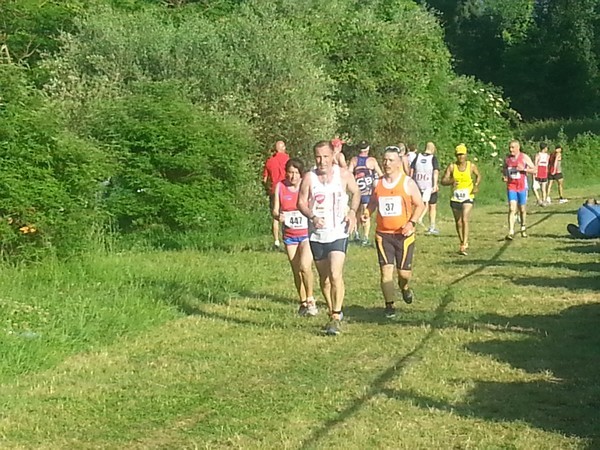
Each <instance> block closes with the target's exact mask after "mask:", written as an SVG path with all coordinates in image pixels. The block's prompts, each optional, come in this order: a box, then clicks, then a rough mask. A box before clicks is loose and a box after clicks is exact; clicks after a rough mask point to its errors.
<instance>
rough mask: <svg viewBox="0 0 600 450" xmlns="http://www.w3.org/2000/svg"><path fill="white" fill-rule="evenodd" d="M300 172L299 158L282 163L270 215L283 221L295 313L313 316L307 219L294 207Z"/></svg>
mask: <svg viewBox="0 0 600 450" xmlns="http://www.w3.org/2000/svg"><path fill="white" fill-rule="evenodd" d="M302 175H304V165H303V164H302V161H300V160H299V159H297V158H292V159H290V160H289V161H288V162H287V163H286V165H285V180H283V181H281V182H279V183H277V186H275V195H274V202H273V217H274V218H276V219H278V220H279V221H280V222H281V223H283V243H284V244H285V250H286V252H287V255H288V259H289V261H290V266H291V267H292V273H293V275H294V284H295V285H296V290H297V291H298V296H299V297H300V308H299V309H298V314H299V315H301V316H316V315H317V313H318V311H317V306H316V304H315V299H314V297H313V272H312V261H313V256H312V252H311V250H310V245H309V242H308V219H307V218H306V216H304V215H302V213H301V212H300V211H298V208H297V207H296V204H297V203H298V192H299V189H300V182H301V181H302Z"/></svg>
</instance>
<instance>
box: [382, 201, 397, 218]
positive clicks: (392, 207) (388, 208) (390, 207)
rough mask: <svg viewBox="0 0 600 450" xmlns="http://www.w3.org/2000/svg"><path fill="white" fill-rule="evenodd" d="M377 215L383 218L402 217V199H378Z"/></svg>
mask: <svg viewBox="0 0 600 450" xmlns="http://www.w3.org/2000/svg"><path fill="white" fill-rule="evenodd" d="M379 214H381V215H382V216H383V217H394V216H400V215H402V199H401V198H400V197H379Z"/></svg>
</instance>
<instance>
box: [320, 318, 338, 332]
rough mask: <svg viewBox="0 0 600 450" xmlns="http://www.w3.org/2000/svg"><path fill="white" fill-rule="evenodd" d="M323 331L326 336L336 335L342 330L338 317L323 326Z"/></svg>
mask: <svg viewBox="0 0 600 450" xmlns="http://www.w3.org/2000/svg"><path fill="white" fill-rule="evenodd" d="M323 332H324V333H325V334H326V335H327V336H337V335H338V334H340V333H341V332H342V330H341V321H340V320H338V319H331V320H330V321H329V323H328V324H327V325H326V326H325V329H324V330H323Z"/></svg>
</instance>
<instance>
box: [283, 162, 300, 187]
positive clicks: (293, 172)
mask: <svg viewBox="0 0 600 450" xmlns="http://www.w3.org/2000/svg"><path fill="white" fill-rule="evenodd" d="M285 178H286V179H287V180H288V181H289V182H290V183H291V184H293V185H294V186H296V185H298V184H300V180H301V177H300V171H299V170H298V169H297V168H296V167H294V166H290V168H289V169H288V170H287V171H286V172H285Z"/></svg>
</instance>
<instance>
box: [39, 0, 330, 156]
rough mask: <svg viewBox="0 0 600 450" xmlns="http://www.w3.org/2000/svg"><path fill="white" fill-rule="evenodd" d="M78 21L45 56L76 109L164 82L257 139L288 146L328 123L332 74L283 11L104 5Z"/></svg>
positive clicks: (53, 83)
mask: <svg viewBox="0 0 600 450" xmlns="http://www.w3.org/2000/svg"><path fill="white" fill-rule="evenodd" d="M77 24H78V28H79V31H78V34H76V35H65V36H64V38H63V52H62V55H61V56H60V58H57V59H55V60H49V61H47V62H46V68H47V70H49V71H50V72H51V73H52V74H53V76H52V77H51V79H50V81H49V83H48V85H47V91H48V92H50V93H51V94H52V95H53V96H55V97H57V98H60V99H61V101H63V102H65V104H66V106H67V107H68V108H71V109H72V110H74V111H77V107H78V106H79V105H81V104H83V103H86V102H88V101H90V100H93V99H95V98H99V97H100V96H103V97H104V98H106V97H108V98H113V97H116V96H119V95H121V94H120V93H121V92H123V91H127V90H129V89H130V86H131V85H132V84H134V83H136V82H145V81H155V82H164V81H169V82H177V83H178V84H179V86H181V88H182V91H183V92H184V93H185V95H186V96H187V97H188V98H189V99H191V100H192V102H194V103H195V104H198V105H202V108H203V109H209V110H212V111H216V112H219V113H222V114H228V115H235V116H236V117H238V118H240V119H241V120H243V121H244V122H246V123H247V124H248V125H249V126H250V127H251V129H252V132H253V133H254V135H255V136H256V137H257V138H258V140H259V141H261V142H262V143H263V145H272V144H273V142H274V140H275V139H276V138H284V139H285V140H286V141H287V142H288V144H289V147H290V149H300V148H309V147H310V146H311V145H312V144H313V143H314V142H315V141H317V140H319V139H322V137H323V136H329V135H331V134H332V133H333V130H334V129H335V119H336V107H335V104H334V103H333V102H332V101H330V100H329V94H330V92H331V89H332V81H331V80H330V79H329V78H328V77H327V75H326V74H325V73H324V71H323V70H322V69H321V67H320V66H319V64H318V59H317V58H315V56H314V50H313V49H312V48H310V46H309V43H310V41H309V40H308V39H307V38H306V35H305V32H304V31H303V30H302V29H301V28H298V27H295V26H293V24H290V23H289V21H288V20H287V19H283V18H281V17H279V16H276V15H273V16H268V15H267V16H265V15H259V14H255V13H254V12H253V11H252V10H250V9H248V8H242V10H241V11H239V12H238V13H236V14H231V15H228V16H226V17H222V18H220V19H218V20H210V19H208V18H206V17H203V16H202V15H201V14H199V13H198V12H197V11H195V10H194V9H189V10H187V11H186V14H183V13H177V14H170V13H169V11H168V10H165V9H160V8H153V7H147V8H146V9H143V10H140V11H135V12H124V11H114V10H112V9H106V8H104V9H97V10H93V11H92V12H90V13H89V14H88V15H86V16H84V17H81V18H78V20H77ZM75 116H77V113H75Z"/></svg>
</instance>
